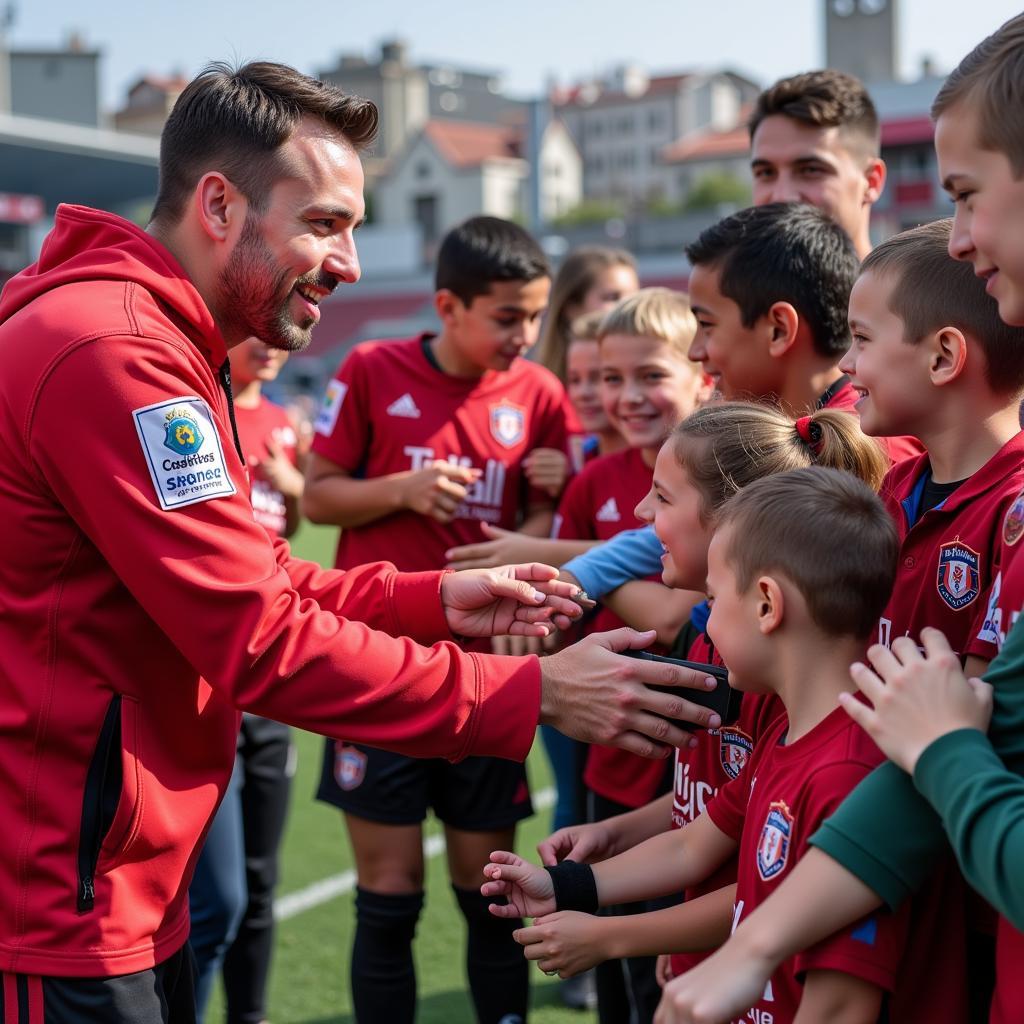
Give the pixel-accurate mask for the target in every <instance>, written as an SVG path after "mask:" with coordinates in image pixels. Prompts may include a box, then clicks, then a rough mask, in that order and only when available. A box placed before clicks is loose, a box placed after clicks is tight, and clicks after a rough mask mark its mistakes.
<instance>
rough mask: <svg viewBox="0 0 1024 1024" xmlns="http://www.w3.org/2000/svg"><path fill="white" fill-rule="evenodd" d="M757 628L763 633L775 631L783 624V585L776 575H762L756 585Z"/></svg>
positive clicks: (765, 634)
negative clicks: (781, 585) (780, 584)
mask: <svg viewBox="0 0 1024 1024" xmlns="http://www.w3.org/2000/svg"><path fill="white" fill-rule="evenodd" d="M755 590H756V597H757V628H758V629H759V630H760V631H761V633H762V635H764V636H767V635H768V634H769V633H774V632H775V630H777V629H778V628H779V626H781V625H782V617H783V614H784V603H785V602H784V600H783V597H782V587H780V586H779V582H778V580H776V579H775V577H774V576H762V577H760V579H758V581H757V583H756V585H755Z"/></svg>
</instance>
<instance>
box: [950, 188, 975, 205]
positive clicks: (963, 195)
mask: <svg viewBox="0 0 1024 1024" xmlns="http://www.w3.org/2000/svg"><path fill="white" fill-rule="evenodd" d="M973 195H974V193H973V192H969V191H963V192H954V193H953V194H952V195H951V196H950V197H949V199H950V202H952V204H953V205H954V206H958V205H959V204H960V203H966V202H967V200H968V199H970V198H971V196H973Z"/></svg>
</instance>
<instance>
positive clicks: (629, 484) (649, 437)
mask: <svg viewBox="0 0 1024 1024" xmlns="http://www.w3.org/2000/svg"><path fill="white" fill-rule="evenodd" d="M695 329H696V321H695V320H694V317H693V313H692V311H691V310H690V303H689V301H688V300H687V297H686V296H685V295H684V294H682V293H680V292H672V291H670V290H669V289H667V288H645V289H643V290H641V291H639V292H637V293H636V294H635V295H631V296H630V297H629V298H627V299H623V300H622V301H621V302H620V303H619V304H618V305H617V306H616V307H615V308H614V309H612V310H611V311H610V312H609V313H608V314H607V315H606V317H605V319H604V320H603V321H602V323H601V326H600V331H599V336H598V343H599V345H600V365H601V400H602V405H603V407H604V410H605V413H606V414H607V416H608V419H609V421H610V423H611V424H612V425H613V426H614V427H615V428H616V429H617V430H618V431H619V432H620V433H621V434H622V436H623V437H624V438H625V440H626V444H627V447H626V448H624V449H623V450H622V451H618V452H613V453H611V454H609V455H603V456H600V457H599V458H597V459H595V460H593V461H592V462H590V463H588V465H586V466H585V467H584V468H583V470H582V472H581V473H580V474H579V475H578V476H577V477H575V478H574V479H573V480H572V481H571V482H570V484H569V487H568V488H567V490H566V492H565V495H564V496H563V498H562V501H561V503H560V504H559V507H558V514H557V516H556V517H555V528H554V531H553V536H554V537H555V538H557V539H558V540H568V539H576V540H600V541H604V540H608V539H609V538H610V537H614V536H615V534H617V533H618V532H619V531H620V530H623V529H628V528H629V527H631V526H638V525H639V524H640V521H639V520H638V519H637V518H636V516H635V515H634V514H633V510H634V509H635V508H636V506H637V504H638V503H639V502H640V501H641V499H642V498H643V496H644V495H645V494H646V493H647V492H648V491H649V490H650V487H651V471H652V470H653V468H654V461H655V459H656V458H657V455H658V450H659V449H660V448H661V445H662V443H663V442H664V440H665V438H666V436H667V435H668V434H669V432H670V431H671V430H672V428H673V427H675V426H676V425H677V424H678V423H679V422H680V420H683V419H685V418H686V417H687V416H688V415H689V414H690V413H691V412H693V410H694V409H695V408H696V407H697V406H698V405H699V404H700V403H701V402H703V401H704V400H705V399H706V398H707V397H708V396H709V394H710V390H711V389H710V387H709V385H708V382H707V380H706V378H705V376H704V374H703V373H702V372H701V370H700V366H699V365H698V364H696V363H693V362H691V361H690V360H689V359H688V358H687V355H686V353H687V350H688V349H689V347H690V342H691V341H692V340H693V335H694V331H695ZM621 625H622V620H621V619H619V618H618V616H616V615H615V614H614V613H613V612H611V611H609V610H608V609H606V608H601V609H599V610H598V612H597V614H596V615H595V616H594V618H593V620H592V621H591V623H590V624H589V628H588V631H589V632H602V631H604V630H608V629H615V628H618V627H619V626H621ZM618 753H619V752H618V751H615V750H613V749H612V748H610V747H603V746H592V747H591V748H590V750H589V751H588V752H587V759H586V766H585V769H584V773H583V781H584V784H585V785H586V789H587V818H588V820H590V821H600V820H602V819H604V818H608V817H611V816H613V815H617V814H621V813H622V812H624V811H628V810H631V809H633V808H637V807H640V806H642V805H644V804H646V803H647V802H648V801H649V800H651V799H652V798H653V797H655V796H656V795H658V793H659V792H665V791H666V790H667V789H668V788H669V782H670V774H669V766H668V765H666V764H657V763H650V762H648V763H644V761H643V759H642V758H638V757H634V756H632V755H626V756H625V757H620V756H618ZM616 909H617V910H618V909H625V908H616ZM624 970H625V971H627V972H628V975H629V979H628V983H625V982H624V975H623V971H624ZM659 995H660V993H659V989H658V985H657V983H656V979H655V976H654V961H653V960H652V959H650V958H635V959H631V960H628V961H626V962H625V963H624V964H619V963H618V962H615V961H611V962H608V963H605V964H602V965H600V966H599V968H598V971H597V1005H598V1017H599V1019H600V1020H601V1021H607V1022H614V1021H618V1020H623V1019H627V1018H629V1019H633V1020H636V1021H637V1022H638V1024H643V1022H645V1021H650V1019H651V1018H652V1017H653V1015H654V1010H655V1008H656V1007H657V1005H658V998H659Z"/></svg>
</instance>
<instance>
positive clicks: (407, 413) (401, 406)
mask: <svg viewBox="0 0 1024 1024" xmlns="http://www.w3.org/2000/svg"><path fill="white" fill-rule="evenodd" d="M387 412H388V415H389V416H404V417H405V418H406V419H407V420H418V419H419V418H420V411H419V409H417V408H416V403H415V402H414V401H413V397H412V395H410V394H409V392H408V391H406V393H405V394H404V395H402V397H401V398H396V399H395V400H394V401H393V402H392V403H391V404H390V405H389V406H388V409H387Z"/></svg>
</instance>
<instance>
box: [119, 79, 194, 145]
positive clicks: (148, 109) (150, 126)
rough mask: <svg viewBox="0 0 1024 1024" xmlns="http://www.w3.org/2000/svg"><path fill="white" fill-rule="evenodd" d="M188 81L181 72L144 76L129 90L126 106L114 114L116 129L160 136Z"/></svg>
mask: <svg viewBox="0 0 1024 1024" xmlns="http://www.w3.org/2000/svg"><path fill="white" fill-rule="evenodd" d="M188 82H189V80H188V79H187V78H185V76H184V75H180V74H174V75H168V76H165V75H143V76H142V78H140V79H139V80H138V81H137V82H136V83H135V84H134V85H132V86H131V87H130V88H129V89H128V98H127V101H126V103H125V105H124V106H123V107H122V108H121V109H120V110H118V111H117V112H116V113H115V114H114V127H115V128H116V129H117V130H118V131H119V132H134V133H135V134H138V135H157V136H158V135H159V134H160V132H162V131H163V127H164V122H165V121H166V120H167V116H168V115H169V114H170V112H171V109H172V108H173V107H174V104H175V103H176V102H177V100H178V97H179V96H180V95H181V93H182V91H183V90H184V88H185V86H186V85H188Z"/></svg>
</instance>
